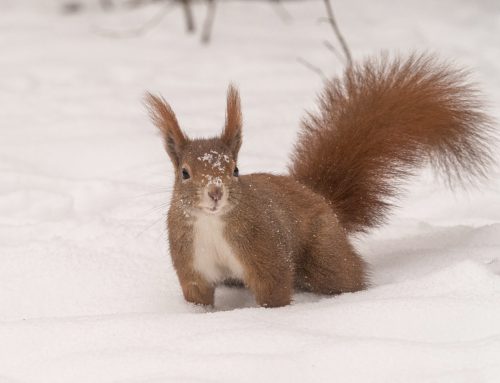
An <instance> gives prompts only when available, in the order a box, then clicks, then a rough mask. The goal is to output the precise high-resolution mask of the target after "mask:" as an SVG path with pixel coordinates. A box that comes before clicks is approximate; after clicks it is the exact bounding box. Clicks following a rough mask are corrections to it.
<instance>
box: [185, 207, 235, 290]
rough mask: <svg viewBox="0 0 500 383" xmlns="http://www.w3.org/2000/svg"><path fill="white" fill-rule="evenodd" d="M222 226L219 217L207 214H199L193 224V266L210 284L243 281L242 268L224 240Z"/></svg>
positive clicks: (222, 223) (223, 224)
mask: <svg viewBox="0 0 500 383" xmlns="http://www.w3.org/2000/svg"><path fill="white" fill-rule="evenodd" d="M224 226H225V223H224V221H223V220H222V219H221V218H220V217H218V216H216V215H208V214H200V215H199V216H198V217H197V218H196V221H195V223H194V259H193V266H194V268H195V270H196V271H198V272H199V273H200V274H201V275H203V276H204V277H205V278H206V279H207V281H208V282H212V283H216V282H220V281H222V280H224V279H226V278H236V279H240V280H243V267H242V266H241V263H240V261H239V260H238V259H237V258H236V257H235V256H234V253H233V251H232V249H231V246H230V245H229V243H228V242H227V241H226V239H225V238H224Z"/></svg>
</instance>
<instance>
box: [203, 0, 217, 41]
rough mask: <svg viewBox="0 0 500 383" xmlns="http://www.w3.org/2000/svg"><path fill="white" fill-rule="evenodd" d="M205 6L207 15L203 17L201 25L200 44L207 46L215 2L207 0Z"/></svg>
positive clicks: (210, 33)
mask: <svg viewBox="0 0 500 383" xmlns="http://www.w3.org/2000/svg"><path fill="white" fill-rule="evenodd" d="M207 4H208V8H207V15H206V17H205V23H204V24H203V31H202V33H201V42H202V43H203V44H208V43H209V42H210V37H211V35H212V27H213V24H214V18H215V0H207Z"/></svg>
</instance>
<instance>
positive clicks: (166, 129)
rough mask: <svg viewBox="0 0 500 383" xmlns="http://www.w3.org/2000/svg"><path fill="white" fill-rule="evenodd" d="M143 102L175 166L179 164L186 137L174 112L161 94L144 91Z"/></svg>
mask: <svg viewBox="0 0 500 383" xmlns="http://www.w3.org/2000/svg"><path fill="white" fill-rule="evenodd" d="M144 103H145V105H146V107H147V109H148V111H149V116H150V117H151V120H152V121H153V123H154V124H155V125H156V127H157V128H158V129H160V132H161V133H162V135H163V139H164V141H165V149H166V150H167V153H168V155H169V156H170V159H171V160H172V162H173V163H174V166H175V167H179V166H180V161H181V153H182V150H183V149H184V147H185V145H186V142H187V141H188V138H187V137H186V135H185V134H184V133H183V132H182V130H181V128H180V127H179V123H178V122H177V118H176V117H175V114H174V112H173V110H172V108H171V107H170V105H168V103H167V102H166V101H165V100H164V98H163V97H161V96H154V95H152V94H151V93H146V96H145V98H144Z"/></svg>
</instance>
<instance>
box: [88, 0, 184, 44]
mask: <svg viewBox="0 0 500 383" xmlns="http://www.w3.org/2000/svg"><path fill="white" fill-rule="evenodd" d="M174 4H175V2H172V3H166V4H165V6H164V7H162V8H161V9H160V11H159V12H158V13H157V14H156V15H154V16H153V17H151V19H149V20H147V21H146V22H145V23H144V24H142V25H140V26H139V27H137V28H134V29H129V30H127V31H111V30H109V29H104V28H101V27H95V33H97V34H99V35H101V36H106V37H115V38H127V37H138V36H142V35H143V34H144V33H146V32H148V31H149V30H151V29H153V28H154V27H155V26H157V25H158V24H159V23H160V22H161V21H162V20H163V18H164V17H165V16H166V15H167V14H168V12H169V11H170V10H171V8H172V6H173V5H174Z"/></svg>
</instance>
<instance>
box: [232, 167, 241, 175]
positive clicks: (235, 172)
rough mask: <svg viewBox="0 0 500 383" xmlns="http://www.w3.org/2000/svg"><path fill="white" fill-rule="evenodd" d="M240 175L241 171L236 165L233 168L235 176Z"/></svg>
mask: <svg viewBox="0 0 500 383" xmlns="http://www.w3.org/2000/svg"><path fill="white" fill-rule="evenodd" d="M239 175H240V171H239V170H238V167H237V166H236V167H235V168H234V170H233V177H238V176H239Z"/></svg>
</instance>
